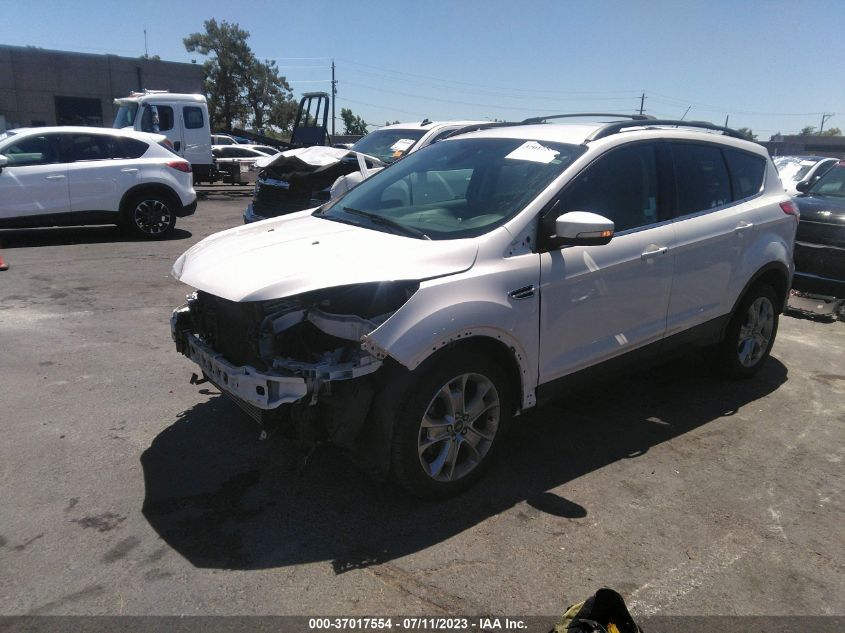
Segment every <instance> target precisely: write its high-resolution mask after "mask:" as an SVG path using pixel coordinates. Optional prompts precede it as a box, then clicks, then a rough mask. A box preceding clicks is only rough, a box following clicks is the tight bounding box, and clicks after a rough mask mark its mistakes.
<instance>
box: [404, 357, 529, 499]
mask: <svg viewBox="0 0 845 633" xmlns="http://www.w3.org/2000/svg"><path fill="white" fill-rule="evenodd" d="M511 391H512V390H511V389H510V385H509V384H508V380H507V377H506V375H505V374H504V372H503V371H502V370H501V369H500V368H499V367H497V366H496V365H495V364H494V363H492V362H490V359H487V358H485V357H484V356H483V355H481V354H477V353H468V352H461V351H457V352H455V353H452V354H449V355H447V356H445V357H443V358H441V359H439V361H438V362H436V364H435V365H434V366H432V367H431V368H430V369H428V370H427V371H424V373H423V374H421V375H420V376H419V377H418V378H416V379H414V380H412V382H411V383H410V385H409V386H408V388H407V390H406V391H405V394H404V397H403V398H401V399H400V400H399V401H400V403H401V404H399V405H397V407H396V411H395V412H394V415H393V416H392V417H393V419H394V424H395V426H394V429H393V438H392V446H391V457H392V458H391V473H392V476H393V479H394V480H395V481H396V482H397V483H398V484H399V485H400V486H402V487H403V488H405V489H406V490H408V491H409V492H411V493H412V494H414V495H416V496H418V497H421V498H424V499H438V498H445V497H450V496H453V495H456V494H458V493H460V492H462V491H464V490H466V489H467V488H468V487H470V486H471V485H472V484H473V483H474V482H475V481H476V480H477V479H478V478H479V477H480V476H481V475H482V474H483V473H484V471H485V470H486V469H487V468H488V467H489V465H490V463H491V461H492V460H493V459H494V457H495V455H496V453H497V452H498V449H499V447H500V446H501V445H502V437H503V436H504V434H505V432H506V430H507V427H508V424H509V422H510V419H511V416H512V410H513V409H512V404H511Z"/></svg>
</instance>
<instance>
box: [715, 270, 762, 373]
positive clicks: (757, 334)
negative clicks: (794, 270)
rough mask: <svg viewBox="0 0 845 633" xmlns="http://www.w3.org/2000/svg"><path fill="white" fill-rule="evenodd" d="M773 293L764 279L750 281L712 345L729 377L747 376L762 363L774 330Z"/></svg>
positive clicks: (758, 368) (717, 359)
mask: <svg viewBox="0 0 845 633" xmlns="http://www.w3.org/2000/svg"><path fill="white" fill-rule="evenodd" d="M776 306H777V295H776V294H775V291H774V289H773V288H772V287H771V286H770V285H768V284H765V283H757V284H755V285H753V286H752V287H751V288H750V289H749V290H748V292H746V293H745V296H744V297H743V298H742V300H741V301H740V302H739V305H738V306H737V309H736V312H735V313H734V315H733V317H731V321H730V323H729V324H728V327H727V330H726V332H725V338H724V340H723V341H722V343H721V344H720V345H719V346H718V347H717V348H716V350H715V352H716V354H715V360H716V363H717V368H718V369H719V370H720V371H721V372H722V373H724V374H726V375H727V376H729V377H731V378H748V377H750V376H753V375H754V374H756V373H757V372H758V371H759V370H760V368H761V367H762V366H763V365H764V364H765V361H766V359H767V358H768V357H769V353H770V352H771V350H772V345H774V342H775V336H776V335H777V331H778V310H777V307H776Z"/></svg>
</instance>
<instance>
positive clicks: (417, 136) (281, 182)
mask: <svg viewBox="0 0 845 633" xmlns="http://www.w3.org/2000/svg"><path fill="white" fill-rule="evenodd" d="M489 123H490V122H489V121H434V122H432V121H429V120H427V119H426V120H425V121H420V122H418V123H397V124H394V125H386V126H384V127H382V128H379V129H378V130H376V131H374V132H370V133H369V134H367V135H366V136H364V137H363V138H360V139H358V141H356V142H355V143H353V144H352V146H351V147H349V148H348V150H347V149H346V148H343V149H340V148H333V149H336V150H337V151H336V152H335V154H336V155H337V157H338V161H342V162H343V163H345V164H341V165H338V166H337V170H336V171H339V172H340V173H341V175H340V176H337V177H336V178H333V179H331V180H329V181H328V183H326V182H324V180H323V178H322V176H324V175H325V174H326V173H332V172H327V171H325V165H324V164H323V159H324V158H325V154H324V153H320V160H319V161H318V163H316V164H315V166H319V168H320V170H322V171H323V174H321V176H320V177H316V178H310V179H309V178H303V173H304V172H302V171H301V170H300V169H299V168H300V165H298V164H297V165H296V170H295V171H294V172H289V171H287V170H286V169H287V167H288V164H287V163H288V162H289V161H287V158H288V157H290V156H293V155H295V154H297V152H298V150H288V151H287V152H282V154H281V155H279V156H278V157H277V162H276V163H275V164H274V162H273V161H269V162H268V161H263V162H262V163H260V164H259V165H258V167H259V169H261V170H263V171H262V172H261V173H259V174H258V177H257V178H256V181H255V194H254V197H253V201H252V202H251V203H249V204H248V205H247V208H246V210H245V211H244V215H243V218H244V222H245V223H246V224H249V223H251V222H257V221H259V220H264V219H266V218H272V217H277V216H279V215H284V214H286V213H291V212H292V211H297V210H299V209H304V208H307V207H308V206H312V207H313V206H318V205H320V204H322V203H324V202H328V200H329V199H332V200H333V199H335V198H337V197H339V196H341V195H343V194H344V193H346V192H347V191H349V190H350V189H351V188H352V187H354V186H355V185H357V184H358V183H360V182H361V181H362V180H365V179H366V178H369V177H370V176H372V175H373V174H376V173H378V172H379V171H381V170H382V169H384V167H385V166H386V165H389V164H391V163H393V162H395V161H396V160H398V159H399V158H401V157H403V156H406V155H408V154H413V153H414V152H416V151H419V150H420V149H422V148H423V147H426V146H428V145H431V144H432V143H435V142H436V141H439V140H442V139H444V138H446V137H447V136H449V135H450V134H452V133H454V132H456V131H457V130H461V129H464V128H468V127H471V126H476V125H487V124H489ZM373 159H375V160H373ZM303 205H304V206H303Z"/></svg>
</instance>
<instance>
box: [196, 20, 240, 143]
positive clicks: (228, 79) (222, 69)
mask: <svg viewBox="0 0 845 633" xmlns="http://www.w3.org/2000/svg"><path fill="white" fill-rule="evenodd" d="M203 27H204V28H205V32H204V33H192V34H191V35H189V36H188V37H186V38H184V40H182V41H183V43H184V44H185V49H186V50H187V51H188V52H197V53H199V54H200V55H205V56H207V57H208V60H206V62H205V63H204V64H203V70H204V71H205V79H204V80H203V87H204V89H205V95H206V97H207V99H208V113H209V117H210V119H211V125H212V128H221V127H222V128H226V129H228V128H231V127H232V122H233V121H235V120H240V121H244V120H245V119H246V116H247V113H248V106H247V102H246V99H245V94H244V93H245V92H246V91H245V89H244V87H245V85H246V84H247V82H248V81H249V79H248V78H249V76H250V71H251V70H252V69H253V64H254V62H255V55H253V54H252V51H251V50H250V48H249V44H247V38H249V32H248V31H245V30H243V29H242V28H240V27H239V26H238V25H237V24H230V23H229V22H226V21H225V20H222V21H221V22H220V23H219V24H218V23H217V20H215V19H214V18H212V19H210V20H206V21H205V22H204V23H203Z"/></svg>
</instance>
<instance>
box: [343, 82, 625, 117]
mask: <svg viewBox="0 0 845 633" xmlns="http://www.w3.org/2000/svg"><path fill="white" fill-rule="evenodd" d="M346 85H350V86H357V87H359V88H366V89H367V90H374V91H376V92H386V93H388V94H395V95H399V96H402V97H410V98H412V99H422V100H424V101H435V102H438V103H451V104H456V105H465V106H473V107H482V108H491V109H493V110H496V109H498V110H516V111H520V112H537V109H538V108H537V106H534V107H531V108H525V107H518V106H509V105H502V104H501V103H497V104H490V103H481V102H478V101H459V100H457V99H441V98H438V97H429V96H428V95H423V94H415V93H409V92H402V91H399V90H390V89H388V88H378V87H376V86H368V85H366V84H359V83H357V82H354V81H347V82H346ZM547 100H548V101H554V100H553V99H547ZM581 100H582V101H588V102H592V101H606V100H608V99H607V98H605V99H589V98H587V97H584V98H583V99H581ZM611 100H614V101H627V99H626V98H623V97H618V98H616V97H613V98H611Z"/></svg>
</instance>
